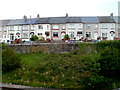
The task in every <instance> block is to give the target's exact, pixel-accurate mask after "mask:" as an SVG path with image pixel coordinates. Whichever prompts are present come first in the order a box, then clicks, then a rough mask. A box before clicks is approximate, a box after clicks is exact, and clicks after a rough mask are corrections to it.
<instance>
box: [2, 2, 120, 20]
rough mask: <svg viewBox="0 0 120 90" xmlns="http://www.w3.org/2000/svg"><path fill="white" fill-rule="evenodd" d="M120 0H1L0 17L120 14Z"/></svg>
mask: <svg viewBox="0 0 120 90" xmlns="http://www.w3.org/2000/svg"><path fill="white" fill-rule="evenodd" d="M119 1H120V0H0V12H1V13H0V19H21V18H23V16H24V15H26V16H27V17H30V16H31V17H32V18H36V17H37V14H40V17H58V16H65V14H66V13H68V15H69V16H108V15H110V13H114V15H116V16H117V15H118V2H119Z"/></svg>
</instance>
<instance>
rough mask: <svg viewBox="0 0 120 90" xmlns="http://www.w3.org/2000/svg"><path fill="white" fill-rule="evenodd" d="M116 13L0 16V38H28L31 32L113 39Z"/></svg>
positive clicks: (118, 33) (116, 32) (41, 35)
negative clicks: (9, 17)
mask: <svg viewBox="0 0 120 90" xmlns="http://www.w3.org/2000/svg"><path fill="white" fill-rule="evenodd" d="M118 18H119V17H117V18H116V17H114V16H112V15H111V16H99V17H98V16H94V17H84V16H83V17H69V16H68V15H66V16H65V17H48V18H41V17H37V18H27V17H25V16H24V18H23V19H15V20H0V22H1V24H0V39H1V41H0V42H5V43H6V42H10V41H14V40H15V39H22V41H29V40H30V38H31V37H32V36H34V35H36V36H38V37H39V38H44V39H45V40H46V39H50V40H62V39H64V36H65V35H66V34H68V35H69V37H70V39H71V40H81V39H86V38H87V39H88V40H98V39H100V40H114V38H120V29H119V26H120V23H119V22H118Z"/></svg>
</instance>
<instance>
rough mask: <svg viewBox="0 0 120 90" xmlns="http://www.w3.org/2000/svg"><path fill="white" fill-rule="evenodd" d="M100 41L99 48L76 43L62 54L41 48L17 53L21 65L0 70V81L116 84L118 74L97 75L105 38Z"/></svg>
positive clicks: (100, 86) (44, 84)
mask: <svg viewBox="0 0 120 90" xmlns="http://www.w3.org/2000/svg"><path fill="white" fill-rule="evenodd" d="M101 43H102V44H101ZM101 43H100V46H99V47H100V48H98V46H96V45H97V44H98V43H96V44H93V43H82V44H81V43H80V44H79V45H78V50H76V51H75V52H72V53H66V54H55V53H42V52H41V53H39V52H36V53H23V54H19V56H21V59H22V61H21V64H22V66H21V67H20V68H18V69H16V70H13V71H11V72H8V73H3V82H4V83H15V84H23V85H28V86H34V87H47V88H74V89H75V88H78V89H80V90H82V89H85V90H90V89H91V90H93V89H95V90H98V89H99V90H102V89H103V88H104V89H112V88H117V87H120V80H118V78H117V79H115V78H114V79H113V78H107V77H104V76H102V75H99V71H100V69H101V68H100V66H101V65H100V63H99V62H98V61H99V59H101V51H103V50H102V47H103V46H104V45H103V43H105V42H101ZM107 43H108V42H107ZM105 44H106V43H105ZM108 45H109V44H107V46H108ZM116 47H117V45H116Z"/></svg>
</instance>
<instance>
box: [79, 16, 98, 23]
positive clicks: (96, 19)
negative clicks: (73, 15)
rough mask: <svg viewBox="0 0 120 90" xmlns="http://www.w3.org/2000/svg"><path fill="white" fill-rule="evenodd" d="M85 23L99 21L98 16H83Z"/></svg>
mask: <svg viewBox="0 0 120 90" xmlns="http://www.w3.org/2000/svg"><path fill="white" fill-rule="evenodd" d="M81 19H82V22H83V23H99V19H98V17H81Z"/></svg>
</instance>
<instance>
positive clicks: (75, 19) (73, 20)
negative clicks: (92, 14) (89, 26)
mask: <svg viewBox="0 0 120 90" xmlns="http://www.w3.org/2000/svg"><path fill="white" fill-rule="evenodd" d="M66 22H67V23H82V19H81V17H68V18H67V20H66Z"/></svg>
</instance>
